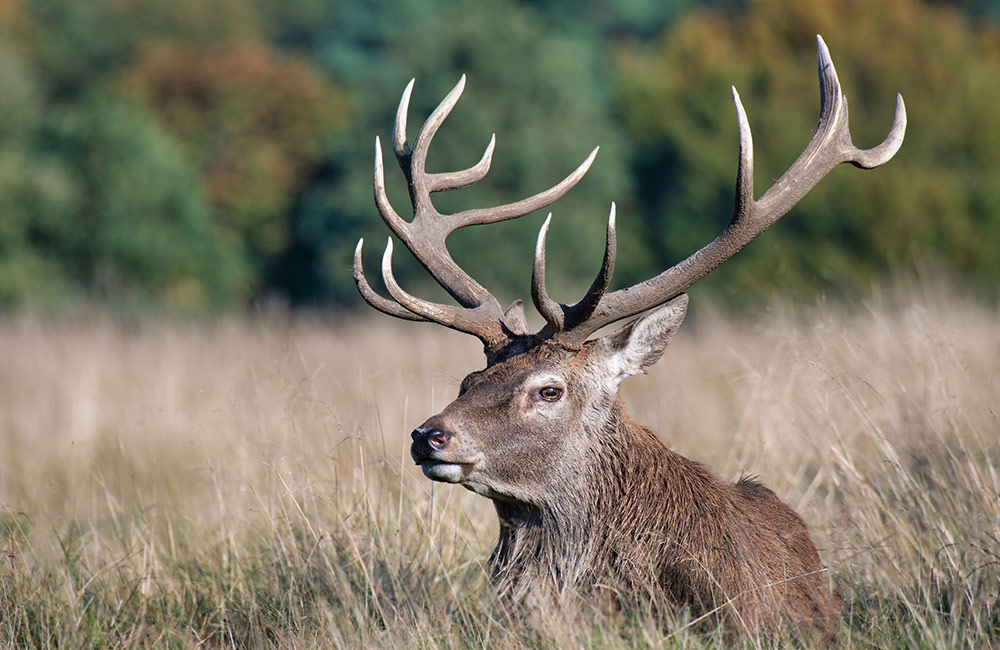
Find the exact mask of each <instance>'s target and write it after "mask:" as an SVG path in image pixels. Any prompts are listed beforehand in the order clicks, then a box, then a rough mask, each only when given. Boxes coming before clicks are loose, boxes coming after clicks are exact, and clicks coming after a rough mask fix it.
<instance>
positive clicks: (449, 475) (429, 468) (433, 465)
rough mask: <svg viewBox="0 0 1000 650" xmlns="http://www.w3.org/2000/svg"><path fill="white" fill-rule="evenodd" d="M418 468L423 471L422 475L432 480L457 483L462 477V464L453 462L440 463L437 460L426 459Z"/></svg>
mask: <svg viewBox="0 0 1000 650" xmlns="http://www.w3.org/2000/svg"><path fill="white" fill-rule="evenodd" d="M420 469H422V470H423V471H424V476H426V477H427V478H429V479H431V480H432V481H441V482H442V483H458V482H459V481H461V480H462V478H463V471H462V466H461V465H455V464H453V463H441V462H438V461H433V460H428V461H424V463H423V464H422V465H420Z"/></svg>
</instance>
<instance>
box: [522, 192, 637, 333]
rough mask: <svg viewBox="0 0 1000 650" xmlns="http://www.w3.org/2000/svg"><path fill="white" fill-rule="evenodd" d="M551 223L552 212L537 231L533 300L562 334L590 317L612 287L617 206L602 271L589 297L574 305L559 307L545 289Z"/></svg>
mask: <svg viewBox="0 0 1000 650" xmlns="http://www.w3.org/2000/svg"><path fill="white" fill-rule="evenodd" d="M551 220H552V213H549V216H548V217H547V218H546V219H545V223H544V224H542V228H541V229H540V230H539V231H538V243H537V244H536V245H535V263H534V266H533V267H532V272H531V300H532V302H534V303H535V308H536V309H537V310H538V313H539V314H541V315H542V317H543V318H545V322H546V323H548V324H549V328H550V329H551V330H552V331H553V332H561V331H563V330H566V329H572V328H573V327H574V326H575V325H576V324H578V323H580V322H581V321H583V320H585V319H586V318H587V317H588V316H590V315H591V313H593V311H594V309H596V308H597V306H598V304H600V301H601V298H602V297H603V296H604V292H605V291H607V289H608V285H609V284H611V276H612V274H613V273H614V270H615V252H616V250H617V247H618V243H617V236H616V234H615V204H614V202H613V201H612V203H611V211H610V213H609V214H608V233H607V240H606V243H605V247H604V260H603V261H602V262H601V269H600V270H599V271H598V272H597V277H596V278H595V279H594V282H593V283H592V284H591V285H590V288H589V289H588V290H587V293H586V295H584V297H583V298H582V299H581V300H580V301H579V302H577V303H576V304H574V305H569V306H567V305H560V304H559V303H557V302H556V301H555V300H552V299H551V298H550V297H549V295H548V292H547V291H546V289H545V242H546V238H547V235H548V232H549V222H550V221H551Z"/></svg>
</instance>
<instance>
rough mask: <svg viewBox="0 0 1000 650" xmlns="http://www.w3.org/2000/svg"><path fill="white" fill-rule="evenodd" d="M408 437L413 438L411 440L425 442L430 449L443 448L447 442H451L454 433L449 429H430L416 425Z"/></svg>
mask: <svg viewBox="0 0 1000 650" xmlns="http://www.w3.org/2000/svg"><path fill="white" fill-rule="evenodd" d="M410 437H411V438H413V442H425V443H427V444H428V445H430V446H431V448H432V449H444V448H445V447H447V446H448V443H449V442H451V439H452V438H453V437H454V435H453V434H452V433H451V431H447V430H445V429H438V428H436V427H435V428H432V429H423V428H421V427H417V428H416V429H414V430H413V433H411V434H410Z"/></svg>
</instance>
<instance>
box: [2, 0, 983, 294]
mask: <svg viewBox="0 0 1000 650" xmlns="http://www.w3.org/2000/svg"><path fill="white" fill-rule="evenodd" d="M817 33H820V34H822V35H823V36H824V38H825V40H826V42H827V43H828V45H829V47H830V50H831V52H832V54H833V58H834V61H835V62H836V64H837V68H838V71H839V73H840V78H841V81H842V83H843V86H844V89H845V92H846V94H847V95H848V97H849V99H850V101H851V117H852V130H853V134H854V139H855V142H856V143H857V144H859V145H860V146H866V147H867V146H873V145H875V144H877V142H878V141H880V140H881V138H882V137H883V136H884V134H885V133H886V132H887V130H888V127H889V123H890V120H891V117H892V110H893V105H894V96H895V93H896V92H897V91H898V92H901V93H902V94H903V96H904V98H905V100H906V105H907V110H908V115H909V127H908V132H907V138H906V142H905V144H904V145H903V148H902V150H901V151H900V153H899V154H898V155H897V157H896V159H895V160H893V161H892V163H891V164H889V165H888V166H886V167H885V168H882V169H879V170H876V171H868V172H862V171H859V170H855V169H853V168H850V167H844V168H841V169H838V170H836V171H835V172H834V173H832V174H831V175H830V177H829V178H827V179H826V180H824V181H823V183H821V184H820V185H819V186H818V187H817V188H816V189H815V190H814V191H813V192H812V193H811V194H810V195H809V196H808V197H807V198H806V199H805V200H804V201H803V202H802V203H801V204H800V205H799V206H798V207H797V208H796V209H795V210H794V211H793V212H792V213H790V214H789V215H788V216H787V217H786V218H785V219H783V220H782V221H781V222H779V224H778V225H777V226H775V227H774V228H773V229H772V230H771V231H770V232H768V233H766V234H765V235H764V236H763V237H762V238H761V239H760V240H759V241H757V242H755V243H754V244H752V245H751V246H750V247H749V248H748V249H747V250H745V251H744V252H742V253H741V254H740V255H738V256H737V257H736V258H735V259H734V260H733V261H732V262H731V263H730V264H728V265H727V266H726V267H725V268H724V269H722V270H720V271H719V272H718V273H716V274H713V276H712V277H711V278H709V279H708V280H707V281H706V282H705V283H704V284H705V285H706V288H705V289H704V291H707V292H715V293H716V294H717V295H721V296H722V297H723V298H724V301H725V302H727V303H729V304H734V305H737V306H738V305H747V304H749V303H751V302H752V301H754V300H756V299H759V298H762V297H765V296H766V295H768V294H769V293H770V292H772V291H782V292H788V293H791V294H792V295H800V296H813V295H816V294H819V293H823V294H833V295H836V294H843V293H845V292H848V293H864V292H866V291H869V290H870V289H871V287H872V286H875V285H877V284H879V283H882V282H885V281H886V279H887V278H897V279H898V278H906V277H909V276H911V275H914V274H919V273H928V274H932V275H934V276H935V277H937V276H940V277H944V278H948V279H949V280H953V281H955V282H957V283H959V284H961V285H962V286H968V287H970V289H971V290H972V291H974V292H975V293H978V294H979V295H980V296H982V297H983V298H985V299H987V300H991V301H995V300H996V298H997V287H998V286H1000V109H998V107H1000V12H998V11H997V10H996V9H995V8H994V6H993V3H992V2H990V1H989V0H981V1H979V2H976V1H971V2H930V1H929V0H879V1H878V2H871V0H835V1H834V0H830V1H824V2H796V1H793V0H745V1H732V0H731V1H721V0H716V1H714V2H709V1H702V2H699V1H695V0H625V1H619V2H614V3H609V2H604V1H602V0H582V1H579V0H575V1H573V2H570V1H569V0H545V1H542V2H518V1H517V0H496V1H491V2H475V3H472V2H460V1H458V0H410V1H408V2H405V3H404V2H392V1H386V0H295V1H286V0H214V1H212V2H205V1H204V0H171V1H169V2H165V1H142V0H88V1H87V2H77V1H73V0H0V310H3V311H7V312H13V311H19V310H23V309H30V310H41V311H45V312H48V311H50V310H55V311H58V310H60V309H65V308H66V307H67V306H73V305H81V304H85V305H91V304H97V305H98V306H102V307H107V308H109V309H111V310H113V311H124V312H133V311H136V310H163V311H168V312H179V313H195V314H197V313H206V312H207V313H211V312H219V311H227V310H234V309H240V308H243V306H245V305H246V304H248V302H250V301H253V300H256V299H262V298H269V297H273V298H277V299H278V300H280V301H287V303H288V304H290V305H296V306H297V305H334V306H345V307H346V306H355V305H358V304H359V301H358V299H357V298H356V294H355V290H354V285H353V281H352V279H351V273H350V266H351V257H352V253H353V250H354V246H355V244H356V242H357V240H358V238H359V237H362V236H364V237H365V241H366V247H365V262H366V265H367V269H368V272H369V276H370V277H372V278H373V279H375V278H377V277H378V263H379V259H380V256H381V252H382V247H383V246H384V243H385V237H386V234H387V232H386V230H385V228H384V226H383V225H382V223H381V221H380V219H379V218H378V215H377V213H376V211H375V208H374V205H373V203H372V198H371V169H372V161H373V154H374V138H375V135H380V136H381V138H382V143H383V149H384V154H385V156H386V157H387V171H388V174H389V180H388V182H389V185H390V187H389V195H390V198H391V199H392V200H393V202H394V204H395V205H397V209H398V210H399V211H401V212H403V213H404V214H405V213H406V211H407V210H408V209H409V208H408V203H407V197H406V190H405V185H403V181H402V176H401V174H400V173H399V170H398V168H396V166H395V164H393V161H392V154H391V128H392V121H393V117H394V114H395V110H396V106H397V103H398V101H399V96H400V93H401V92H402V90H403V88H404V86H405V85H406V83H407V81H408V80H409V79H410V78H411V77H415V78H416V80H417V81H416V86H415V89H414V95H413V100H412V102H411V110H410V120H409V122H410V137H411V138H412V137H414V136H415V134H416V130H417V128H418V127H419V124H420V123H421V122H422V121H423V119H424V118H425V117H426V115H427V114H428V112H429V111H430V110H432V109H433V107H434V106H435V105H436V104H437V102H438V101H440V99H441V98H442V97H443V96H444V95H445V94H446V93H447V91H448V90H449V89H450V88H451V87H452V86H453V85H454V84H455V83H456V82H457V80H458V79H459V77H460V75H461V74H463V73H465V74H467V75H468V85H467V87H466V91H465V95H464V96H463V98H462V100H461V101H460V102H459V105H458V107H457V108H456V109H455V111H454V113H453V114H452V117H451V118H450V119H449V120H448V122H447V123H446V124H445V126H444V127H443V128H442V130H441V131H440V133H439V135H438V137H437V139H436V140H435V142H434V146H433V147H432V149H431V152H430V159H429V167H430V168H431V169H432V170H438V171H444V170H448V169H458V168H464V167H467V166H469V165H470V164H472V163H474V162H475V161H476V160H478V159H479V156H480V155H481V153H482V151H483V149H484V148H485V146H486V144H487V142H488V141H489V138H490V135H491V134H492V133H494V132H495V133H496V134H497V149H496V154H495V156H494V164H493V169H492V171H491V172H490V175H489V176H488V177H487V179H486V180H484V181H483V182H481V183H480V184H479V185H477V186H475V187H472V188H468V189H464V190H461V191H458V192H452V193H448V194H447V195H437V196H438V197H439V198H438V205H439V207H441V208H442V209H443V210H451V209H460V208H461V207H473V206H486V205H489V204H496V203H505V202H509V201H513V200H517V199H519V198H522V197H524V196H527V195H529V194H532V193H534V192H536V191H539V190H541V189H544V188H546V187H548V186H550V185H552V184H554V183H556V182H557V181H558V180H559V179H561V178H562V177H563V176H564V175H566V174H567V173H569V172H570V171H571V170H572V169H573V168H575V167H576V165H577V164H579V162H580V161H582V160H583V158H584V157H585V156H586V155H587V153H588V152H589V151H590V150H591V149H592V148H593V147H594V146H595V145H600V146H601V151H600V154H599V155H598V158H597V161H596V163H595V165H594V167H593V168H592V170H591V171H590V173H589V174H588V176H587V178H586V179H585V180H584V181H583V182H582V183H581V184H580V185H579V186H578V187H577V188H575V189H574V190H573V191H572V192H571V193H570V194H568V195H567V196H566V197H565V198H564V199H562V200H561V201H560V202H558V203H557V204H556V205H555V206H554V207H553V213H554V217H553V225H552V229H551V232H550V236H549V254H548V258H549V275H550V287H551V292H552V293H553V295H554V297H557V298H560V299H562V300H565V301H571V300H574V299H575V298H576V297H577V294H576V292H577V291H580V290H582V289H583V288H585V287H586V286H587V285H589V283H590V281H591V279H592V277H593V274H594V272H595V271H596V268H597V266H598V265H599V261H600V257H601V255H602V252H603V251H602V247H603V236H604V235H603V230H604V227H605V222H606V216H607V211H608V207H609V204H610V202H611V201H612V200H614V201H616V203H617V206H618V215H619V216H618V225H619V247H620V251H621V253H620V256H619V263H618V267H617V271H616V281H615V282H616V284H617V285H621V284H625V283H630V282H635V281H637V280H639V279H642V278H645V277H648V276H650V275H652V274H654V273H656V272H658V271H659V270H661V269H663V268H666V267H667V266H669V265H671V264H673V263H675V262H676V261H678V260H679V259H681V258H683V257H685V256H686V255H688V254H689V253H690V252H692V251H693V250H694V249H696V248H698V247H700V246H701V245H703V244H704V243H705V242H707V241H708V240H710V239H711V238H712V237H714V236H715V235H716V234H717V233H718V232H719V230H720V229H721V228H722V226H723V225H724V224H725V223H726V222H727V221H728V218H729V215H730V213H731V210H732V197H733V184H734V176H735V169H736V162H737V150H738V149H737V147H738V139H737V129H736V118H735V111H734V108H733V105H732V100H731V95H730V90H729V88H730V86H731V85H735V86H736V87H737V88H738V89H739V91H740V94H741V96H742V99H743V103H744V106H745V107H746V109H747V112H748V114H749V118H750V123H751V126H752V127H753V133H754V139H755V154H756V174H755V177H756V186H757V193H758V195H759V194H760V193H762V192H763V191H764V189H766V187H767V186H768V185H769V184H770V181H771V180H773V179H775V178H776V177H777V176H778V175H780V173H781V172H782V171H784V169H785V168H786V167H787V166H788V165H789V164H790V163H791V162H792V160H794V158H795V157H796V156H797V155H798V153H799V152H800V151H801V150H802V148H803V147H804V146H805V144H806V143H807V142H808V140H809V137H810V136H811V134H812V130H813V128H814V127H815V122H816V119H817V114H818V113H817V110H818V103H819V100H818V95H819V93H818V86H817V80H816V68H815V41H814V37H815V34H817ZM543 218H544V214H537V215H532V216H529V217H525V218H523V219H521V220H519V221H518V222H511V223H505V224H498V225H493V226H485V227H479V228H470V229H466V230H464V231H460V232H458V233H456V234H455V235H454V236H453V237H452V238H451V239H449V246H450V248H451V249H452V251H453V254H454V256H455V258H456V259H457V260H458V261H459V263H461V264H462V265H463V266H466V267H467V268H468V269H469V270H470V272H471V273H472V274H473V275H474V276H476V277H477V278H479V279H480V280H481V281H482V282H483V283H484V284H486V285H487V286H489V287H491V288H495V293H497V294H498V296H500V297H501V298H503V299H507V300H509V299H512V298H514V297H518V296H524V297H526V296H527V286H528V282H529V277H530V263H531V262H530V260H531V255H532V249H533V245H534V238H535V233H536V232H537V229H538V227H539V225H540V224H541V221H542V219H543ZM397 251H398V252H397V255H396V265H395V266H396V270H397V277H399V278H400V281H401V283H402V284H403V285H404V286H405V287H407V288H409V289H411V290H413V291H414V292H417V293H422V294H423V295H428V296H430V297H435V296H440V292H439V291H438V290H437V289H436V288H434V287H430V286H428V284H429V281H428V279H427V278H426V277H425V275H424V273H423V271H422V270H421V269H420V268H419V266H418V265H417V264H416V263H415V262H414V261H413V260H412V259H410V258H409V256H408V254H407V253H406V252H405V250H403V251H400V250H399V248H397ZM376 284H377V283H376ZM699 290H702V289H699Z"/></svg>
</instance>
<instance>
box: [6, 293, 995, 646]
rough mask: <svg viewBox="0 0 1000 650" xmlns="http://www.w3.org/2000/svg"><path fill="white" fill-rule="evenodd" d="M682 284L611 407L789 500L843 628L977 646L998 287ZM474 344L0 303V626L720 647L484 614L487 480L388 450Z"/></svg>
mask: <svg viewBox="0 0 1000 650" xmlns="http://www.w3.org/2000/svg"><path fill="white" fill-rule="evenodd" d="M695 303H696V304H695V309H694V314H693V317H692V318H691V320H690V322H688V323H687V324H686V325H685V327H684V328H682V331H681V332H680V334H678V336H677V337H676V338H675V340H674V342H673V344H672V345H671V347H670V348H669V350H668V352H667V354H666V356H665V357H664V359H663V360H662V361H661V362H660V363H659V364H658V365H657V366H656V367H654V368H653V369H652V371H651V373H650V375H649V376H646V377H636V378H632V379H629V380H627V381H626V382H625V384H624V386H623V398H624V401H625V402H626V405H627V408H628V409H629V411H630V413H631V414H632V415H633V416H635V418H636V419H637V420H638V421H639V422H641V423H643V424H645V425H647V426H649V427H650V428H652V429H653V430H654V431H655V432H656V433H657V434H658V435H659V437H660V439H661V440H663V441H664V443H665V444H667V445H668V446H670V447H672V448H674V449H676V450H678V451H679V452H681V453H683V454H685V455H687V456H689V457H692V458H694V459H697V460H700V461H702V462H705V463H707V464H709V465H710V466H711V467H712V468H713V469H715V470H716V471H717V472H719V473H721V474H722V475H724V476H727V477H729V478H731V479H736V478H738V477H739V476H740V475H741V474H753V475H757V476H759V478H760V480H761V481H762V482H764V483H765V484H767V485H768V486H770V487H771V488H772V489H774V490H775V491H776V492H777V493H778V494H779V495H780V496H781V497H782V498H783V499H784V500H785V501H786V502H787V503H788V504H789V505H791V506H792V507H793V508H794V509H795V510H796V511H798V512H799V513H800V514H801V515H802V517H803V518H804V519H805V521H806V522H807V523H808V525H809V527H810V530H811V532H812V534H813V537H814V540H815V542H816V545H817V547H818V548H819V551H820V555H821V557H822V558H823V561H824V563H825V564H826V566H827V567H828V568H829V571H828V580H829V583H830V585H831V588H834V587H835V588H837V589H839V590H840V591H841V593H842V595H843V598H844V613H843V620H842V624H841V630H840V639H841V644H842V645H843V647H848V648H986V647H997V646H1000V325H998V323H1000V312H998V311H997V309H996V308H995V307H986V306H983V305H981V304H979V303H976V302H974V301H971V300H968V299H963V298H960V297H956V296H955V295H954V293H953V292H951V291H947V290H931V289H923V290H911V291H898V292H896V291H894V292H888V293H887V294H885V295H882V294H879V293H878V292H876V294H875V295H874V296H873V297H870V298H867V299H865V300H859V301H856V302H854V303H853V304H852V305H851V306H850V307H849V308H845V307H841V306H837V305H834V304H822V303H821V304H817V305H813V306H809V307H802V306H798V307H795V308H792V307H789V306H787V305H783V304H781V303H775V304H774V305H772V307H771V308H770V309H769V310H767V311H765V312H764V313H762V314H761V315H760V316H758V317H755V318H752V319H750V318H745V317H744V318H740V317H734V316H731V315H726V314H724V313H723V312H721V311H717V310H714V309H712V308H711V307H708V306H705V305H704V304H700V305H699V304H698V301H697V300H696V301H695ZM481 366H482V354H481V350H480V349H479V344H478V342H477V341H475V340H473V339H472V338H471V337H467V336H462V335H460V334H457V333H453V332H447V331H444V330H443V329H442V328H439V327H434V326H428V325H415V324H408V323H400V322H395V321H394V320H393V319H390V318H388V317H380V316H378V315H373V316H372V317H371V318H365V319H358V320H351V319H344V318H338V317H326V318H322V317H319V316H296V317H280V316H279V317H264V316H260V317H248V318H246V319H235V318H233V319H229V320H225V321H222V322H214V323H211V324H204V323H203V324H192V323H176V322H175V323H171V324H163V325H157V324H152V323H144V324H141V325H134V324H133V325H126V324H122V323H119V322H116V321H114V320H112V319H109V318H107V317H102V316H99V315H98V316H94V315H90V316H81V317H77V318H65V319H62V320H59V321H58V322H52V321H46V320H41V319H35V318H31V317H11V318H8V319H7V320H5V321H3V322H2V323H0V646H2V647H3V648H144V647H164V648H194V647H239V648H272V647H273V648H426V649H436V648H521V647H530V648H545V647H560V648H593V649H605V648H607V649H612V648H661V647H665V648H702V647H722V646H723V645H724V641H722V640H720V639H719V638H718V637H717V636H714V635H712V634H706V633H705V632H704V631H702V630H697V629H696V627H697V626H691V625H689V624H688V623H686V622H685V621H684V619H683V616H681V617H680V618H679V619H678V623H677V624H676V625H672V626H668V627H666V628H664V627H661V626H660V625H657V624H656V622H655V621H653V620H651V619H649V618H647V617H644V616H642V615H641V613H638V614H635V615H628V613H626V614H619V615H609V616H608V617H604V618H602V617H597V618H595V619H594V620H592V621H584V622H580V621H577V622H576V623H573V624H570V623H564V624H559V623H558V622H554V623H553V624H550V625H546V626H542V627H538V626H530V625H527V624H520V623H518V622H517V621H516V620H511V619H510V618H509V617H508V616H507V614H506V613H505V612H504V611H503V610H502V608H501V607H500V606H499V604H498V603H497V602H496V600H495V598H494V597H493V594H492V591H491V589H490V586H489V582H488V579H487V573H486V568H485V563H486V560H487V558H488V556H489V553H490V551H491V550H492V547H493V544H494V542H495V537H496V519H495V515H494V512H493V508H492V505H491V503H490V502H489V501H487V500H486V499H483V498H482V497H478V496H476V495H474V494H472V493H469V492H466V491H465V490H463V489H462V488H461V487H457V486H445V485H441V484H433V483H431V482H430V481H427V480H426V479H425V478H424V477H423V476H422V475H421V473H420V471H419V469H418V468H416V467H414V466H413V464H412V461H411V460H410V458H409V431H410V430H411V429H412V428H413V427H414V426H415V425H417V424H419V423H420V422H421V421H422V420H423V419H424V418H426V417H427V416H428V415H430V414H432V413H434V412H436V411H437V410H439V409H440V408H442V407H443V406H444V405H445V404H447V403H448V401H450V399H451V398H452V397H453V396H454V395H455V393H456V390H457V386H458V382H459V381H460V380H461V378H462V377H463V376H464V374H465V373H467V372H469V371H472V370H475V369H478V368H480V367H481ZM784 643H785V640H782V639H781V638H747V639H745V640H743V642H742V645H745V646H747V647H776V646H778V647H780V646H782V645H783V644H784Z"/></svg>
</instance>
